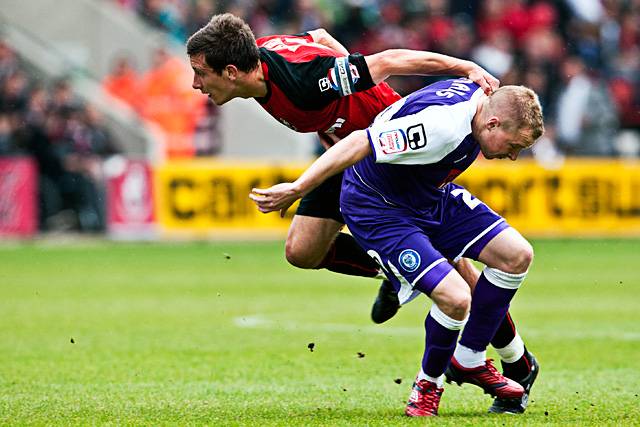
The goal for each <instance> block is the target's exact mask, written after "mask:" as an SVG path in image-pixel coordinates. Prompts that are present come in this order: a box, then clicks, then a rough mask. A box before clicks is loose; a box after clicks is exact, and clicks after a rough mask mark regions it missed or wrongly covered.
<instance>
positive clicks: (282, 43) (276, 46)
mask: <svg viewBox="0 0 640 427" xmlns="http://www.w3.org/2000/svg"><path fill="white" fill-rule="evenodd" d="M303 46H305V47H308V46H313V47H315V48H318V49H323V50H330V49H329V48H328V47H327V46H324V45H321V44H320V43H315V42H310V41H308V40H306V39H305V38H303V37H276V38H273V39H271V40H267V41H266V42H265V43H264V44H262V47H264V48H265V49H269V50H273V51H276V52H278V51H280V52H283V51H288V52H294V53H295V52H296V51H297V50H298V49H300V48H301V47H303Z"/></svg>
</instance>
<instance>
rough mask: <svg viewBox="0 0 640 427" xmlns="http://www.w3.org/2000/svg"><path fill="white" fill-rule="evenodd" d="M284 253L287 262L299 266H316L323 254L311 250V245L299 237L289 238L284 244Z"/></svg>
mask: <svg viewBox="0 0 640 427" xmlns="http://www.w3.org/2000/svg"><path fill="white" fill-rule="evenodd" d="M284 255H285V257H286V259H287V262H288V263H289V264H291V265H293V266H294V267H298V268H307V269H309V268H316V267H317V266H318V265H319V264H320V263H321V262H322V259H323V256H316V255H315V254H314V253H313V252H312V251H309V245H305V244H303V243H302V242H300V240H298V239H287V242H286V243H285V246H284Z"/></svg>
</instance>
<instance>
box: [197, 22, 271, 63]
mask: <svg viewBox="0 0 640 427" xmlns="http://www.w3.org/2000/svg"><path fill="white" fill-rule="evenodd" d="M200 53H203V54H204V59H205V61H206V63H207V65H209V66H210V67H211V68H212V69H213V70H214V71H215V72H216V73H218V74H220V73H222V70H223V69H224V67H226V66H227V65H229V64H233V65H235V66H236V67H238V70H240V71H244V72H249V71H251V70H254V69H255V68H256V67H257V66H258V62H259V59H260V54H259V52H258V45H257V44H256V39H255V37H254V35H253V32H252V31H251V28H249V26H248V25H247V24H246V23H245V22H244V21H243V20H242V19H240V18H238V17H237V16H234V15H232V14H230V13H225V14H222V15H214V16H213V17H212V18H211V20H210V21H209V23H208V24H207V25H205V26H204V27H202V28H200V29H199V30H198V31H196V32H195V33H194V34H193V35H192V36H191V37H189V40H188V41H187V54H188V55H189V56H193V55H198V54H200Z"/></svg>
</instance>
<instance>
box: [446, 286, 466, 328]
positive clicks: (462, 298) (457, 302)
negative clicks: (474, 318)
mask: <svg viewBox="0 0 640 427" xmlns="http://www.w3.org/2000/svg"><path fill="white" fill-rule="evenodd" d="M439 307H440V309H441V310H442V312H444V313H445V314H446V315H447V316H449V317H451V318H452V319H455V320H463V319H465V318H466V317H467V315H468V314H469V309H470V307H471V291H470V290H469V288H468V287H467V288H466V289H460V290H459V291H458V292H456V293H455V294H452V295H450V296H449V298H448V299H447V301H446V303H444V304H442V303H441V304H439Z"/></svg>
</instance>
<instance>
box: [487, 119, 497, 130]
mask: <svg viewBox="0 0 640 427" xmlns="http://www.w3.org/2000/svg"><path fill="white" fill-rule="evenodd" d="M497 127H500V119H499V118H498V117H496V116H491V117H489V120H487V129H489V130H493V129H494V128H497Z"/></svg>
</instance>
